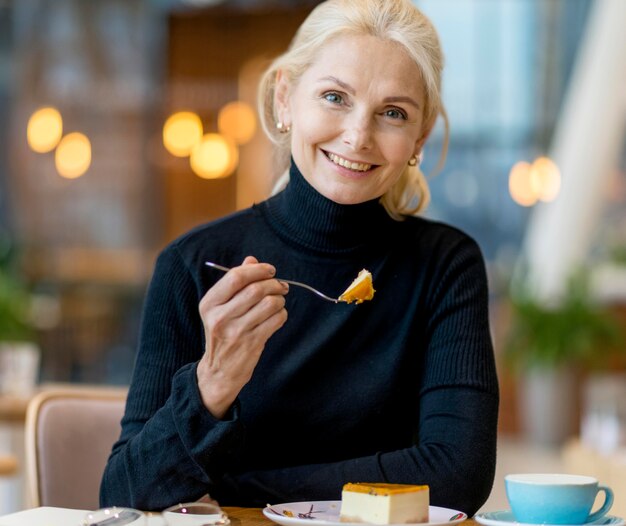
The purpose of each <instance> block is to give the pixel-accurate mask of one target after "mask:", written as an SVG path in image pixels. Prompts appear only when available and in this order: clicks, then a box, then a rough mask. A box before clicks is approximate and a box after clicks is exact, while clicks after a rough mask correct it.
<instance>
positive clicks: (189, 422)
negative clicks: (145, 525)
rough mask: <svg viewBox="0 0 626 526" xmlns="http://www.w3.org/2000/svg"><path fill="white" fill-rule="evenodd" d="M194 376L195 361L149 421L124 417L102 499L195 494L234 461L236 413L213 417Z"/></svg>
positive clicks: (152, 503)
mask: <svg viewBox="0 0 626 526" xmlns="http://www.w3.org/2000/svg"><path fill="white" fill-rule="evenodd" d="M194 377H195V367H194V366H193V364H189V365H188V366H185V367H184V368H183V370H181V371H180V372H179V373H177V375H176V376H175V377H174V381H173V383H172V393H171V395H170V397H169V398H168V400H167V402H166V403H165V404H164V405H163V407H161V408H160V409H159V410H158V411H156V412H155V413H154V415H152V416H151V418H150V419H149V420H147V421H146V422H141V421H133V420H132V418H126V417H125V421H124V424H123V432H122V436H121V438H120V441H119V442H118V443H117V444H116V445H115V446H114V449H113V452H112V454H111V457H110V459H109V461H108V464H107V467H106V470H105V472H104V476H103V479H102V485H101V490H100V500H101V505H103V506H109V505H118V506H131V507H134V508H139V509H145V510H160V509H163V508H165V507H167V506H170V505H172V504H175V503H177V502H185V501H189V500H194V499H197V498H199V497H201V496H202V495H204V494H206V493H207V492H210V490H211V487H212V484H213V483H214V482H213V481H214V480H217V479H219V477H220V476H221V473H222V472H223V471H224V469H226V467H231V466H233V465H234V463H235V462H236V459H237V457H238V452H239V451H240V450H239V449H238V448H239V444H240V440H241V436H242V432H241V429H240V426H239V423H238V421H237V418H236V415H235V414H233V413H231V414H228V415H227V417H226V419H225V420H216V419H214V418H213V417H212V416H211V415H210V413H209V412H208V411H206V409H205V408H204V406H203V405H202V403H201V401H200V399H199V394H198V393H197V386H196V385H194V383H193V381H194ZM130 402H131V405H132V400H131V401H130ZM127 413H128V411H127ZM131 414H132V411H131Z"/></svg>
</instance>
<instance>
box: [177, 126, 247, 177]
mask: <svg viewBox="0 0 626 526" xmlns="http://www.w3.org/2000/svg"><path fill="white" fill-rule="evenodd" d="M189 161H190V163H191V169H192V170H193V171H194V173H195V174H196V175H198V176H199V177H202V178H203V179H217V178H220V177H227V176H229V175H230V174H231V173H233V171H234V170H235V168H237V164H238V163H239V152H238V151H237V146H236V145H235V143H234V142H233V141H232V140H231V139H229V138H228V137H225V136H223V135H220V134H219V133H207V134H206V135H205V136H204V137H203V138H202V140H201V141H200V143H199V144H197V145H196V146H194V148H193V149H192V150H191V156H190V158H189Z"/></svg>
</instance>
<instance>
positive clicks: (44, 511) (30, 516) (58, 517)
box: [0, 506, 164, 526]
mask: <svg viewBox="0 0 626 526" xmlns="http://www.w3.org/2000/svg"><path fill="white" fill-rule="evenodd" d="M86 513H87V511H86V510H70V509H67V508H51V507H48V506H42V507H41V508H32V509H30V510H24V511H18V512H17V513H11V514H9V515H4V516H2V517H0V526H79V525H80V524H81V521H82V520H83V518H84V517H85V514H86ZM148 526H164V522H163V519H162V518H161V517H160V516H158V515H152V516H148Z"/></svg>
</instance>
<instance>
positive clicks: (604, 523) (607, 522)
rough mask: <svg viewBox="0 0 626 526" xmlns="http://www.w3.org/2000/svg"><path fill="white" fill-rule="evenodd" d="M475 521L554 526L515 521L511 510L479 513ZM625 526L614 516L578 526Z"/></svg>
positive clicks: (501, 525)
mask: <svg viewBox="0 0 626 526" xmlns="http://www.w3.org/2000/svg"><path fill="white" fill-rule="evenodd" d="M474 519H475V520H476V522H479V523H480V524H485V526H511V524H524V526H552V525H550V524H541V525H535V524H526V523H521V522H517V521H516V520H515V517H513V513H512V512H511V510H501V511H487V512H484V513H477V514H476V515H475V516H474ZM623 524H624V519H622V518H620V517H614V516H613V515H605V516H604V517H602V518H600V519H598V520H597V521H594V522H588V523H586V524H579V525H577V526H590V525H593V526H622V525H623ZM562 526H567V525H562ZM571 526H574V525H571Z"/></svg>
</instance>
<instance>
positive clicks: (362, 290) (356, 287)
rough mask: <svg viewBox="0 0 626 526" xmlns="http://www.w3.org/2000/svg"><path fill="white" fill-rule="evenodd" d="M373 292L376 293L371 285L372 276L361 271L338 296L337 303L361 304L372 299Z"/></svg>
mask: <svg viewBox="0 0 626 526" xmlns="http://www.w3.org/2000/svg"><path fill="white" fill-rule="evenodd" d="M374 292H376V291H375V290H374V287H373V284H372V274H371V273H370V272H369V271H367V270H365V269H363V270H362V271H361V272H359V275H358V276H357V277H356V279H355V280H354V281H353V282H352V283H351V284H350V286H349V287H348V288H347V289H346V290H345V292H344V293H343V294H342V295H341V296H339V301H345V302H346V303H352V302H353V301H356V302H357V303H363V302H364V301H366V300H371V299H372V298H373V297H374Z"/></svg>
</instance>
